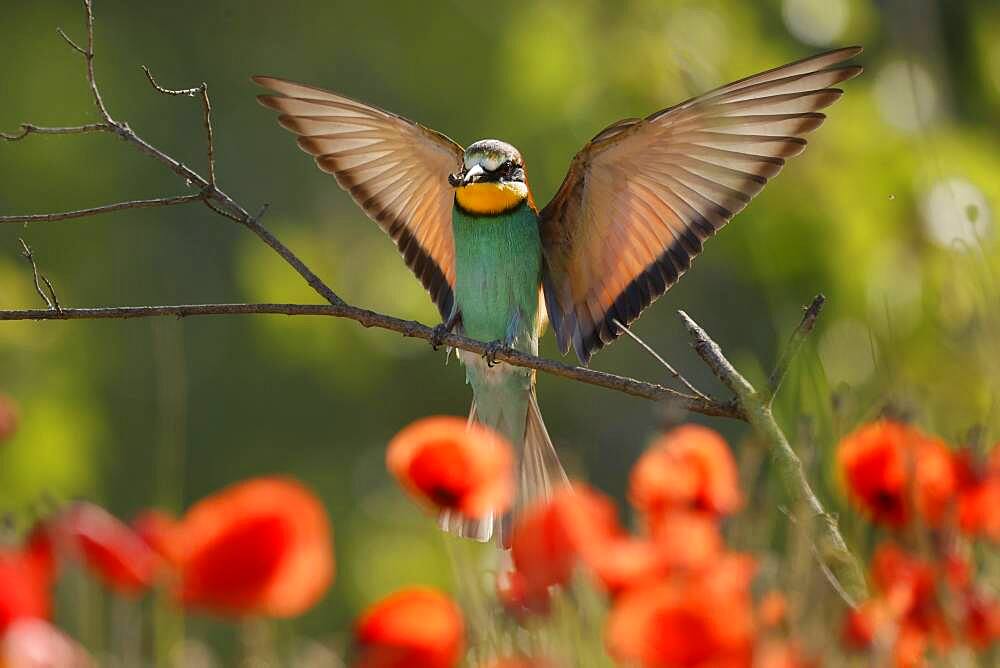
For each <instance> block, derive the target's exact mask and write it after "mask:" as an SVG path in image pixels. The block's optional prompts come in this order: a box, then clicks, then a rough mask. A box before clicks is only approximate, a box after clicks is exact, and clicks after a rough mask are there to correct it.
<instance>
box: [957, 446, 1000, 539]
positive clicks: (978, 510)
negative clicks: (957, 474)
mask: <svg viewBox="0 0 1000 668" xmlns="http://www.w3.org/2000/svg"><path fill="white" fill-rule="evenodd" d="M970 460H971V457H969V456H968V455H966V454H965V453H963V456H960V457H959V462H960V469H961V472H962V476H961V477H962V478H963V480H962V489H961V491H960V495H959V501H958V524H959V527H960V528H961V529H962V531H963V532H965V533H967V534H970V535H981V536H985V537H987V538H989V539H990V540H993V541H996V542H998V543H1000V513H998V512H997V508H1000V445H997V446H994V447H993V452H992V455H991V457H990V459H989V461H988V462H987V463H986V464H985V465H984V466H982V470H980V471H977V470H975V467H974V465H973V464H972V463H971V461H970Z"/></svg>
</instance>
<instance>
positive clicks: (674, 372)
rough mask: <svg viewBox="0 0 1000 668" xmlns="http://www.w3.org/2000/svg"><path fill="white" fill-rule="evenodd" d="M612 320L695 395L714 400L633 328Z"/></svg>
mask: <svg viewBox="0 0 1000 668" xmlns="http://www.w3.org/2000/svg"><path fill="white" fill-rule="evenodd" d="M612 322H614V323H615V324H616V325H617V326H618V328H619V329H620V330H622V332H624V333H625V334H627V335H628V336H629V337H631V338H632V340H633V341H635V342H636V343H638V344H639V345H640V346H641V347H642V349H643V350H645V351H646V352H647V353H649V354H650V355H652V357H653V359H655V360H656V361H657V362H659V363H660V364H661V365H663V366H664V367H666V369H667V371H669V372H670V375H672V376H673V377H674V378H675V379H677V380H678V381H680V382H681V383H683V384H684V387H686V388H687V389H689V390H691V391H692V392H693V393H694V394H695V396H697V397H700V398H702V399H704V400H705V401H711V400H712V399H711V398H710V397H709V396H708V395H707V394H705V393H703V392H702V391H701V390H699V389H698V388H697V387H695V386H694V385H692V384H691V383H690V382H688V379H687V378H685V377H684V376H682V375H681V374H680V373H679V372H678V371H677V369H675V368H674V367H673V366H671V365H670V362H668V361H667V360H665V359H663V358H662V357H661V356H660V354H659V353H658V352H656V351H655V350H653V348H652V347H651V346H649V344H647V343H646V342H645V341H643V340H642V339H640V338H639V336H638V335H637V334H636V333H635V332H633V331H632V330H631V329H629V328H628V327H626V326H625V325H623V324H622V323H620V322H619V321H618V319H617V318H614V319H612Z"/></svg>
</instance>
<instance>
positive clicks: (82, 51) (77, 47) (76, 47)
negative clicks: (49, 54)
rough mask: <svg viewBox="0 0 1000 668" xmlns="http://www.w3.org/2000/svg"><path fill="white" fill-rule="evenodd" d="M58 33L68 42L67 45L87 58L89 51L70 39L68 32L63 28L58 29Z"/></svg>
mask: <svg viewBox="0 0 1000 668" xmlns="http://www.w3.org/2000/svg"><path fill="white" fill-rule="evenodd" d="M56 33H58V34H59V36H60V37H62V38H63V39H64V40H66V43H67V44H69V45H70V48H72V49H73V50H74V51H76V52H77V53H79V54H80V55H82V56H83V57H84V58H86V57H87V54H88V51H87V50H86V49H84V48H83V47H81V46H80V45H79V44H77V43H76V42H74V41H73V40H72V39H70V36H69V35H67V34H66V31H64V30H63V29H62V28H56Z"/></svg>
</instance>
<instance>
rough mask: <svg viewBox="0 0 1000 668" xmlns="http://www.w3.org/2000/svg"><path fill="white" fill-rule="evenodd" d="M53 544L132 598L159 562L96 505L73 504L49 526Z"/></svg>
mask: <svg viewBox="0 0 1000 668" xmlns="http://www.w3.org/2000/svg"><path fill="white" fill-rule="evenodd" d="M51 526H52V531H53V535H54V536H55V540H56V545H57V547H58V548H60V549H64V550H66V551H68V553H69V554H70V556H72V557H75V558H77V559H79V560H80V561H82V562H83V564H84V565H85V566H87V568H88V569H89V570H90V571H91V572H92V573H93V574H94V575H95V576H96V577H97V578H98V579H99V580H101V582H103V583H104V584H105V585H106V586H108V587H109V588H110V589H112V590H114V591H115V592H117V593H119V594H123V595H126V596H134V595H137V594H139V593H141V592H142V591H143V590H145V589H146V588H147V587H149V586H150V585H151V584H152V583H153V580H154V579H155V577H156V575H157V568H158V566H159V559H158V558H157V556H156V554H155V553H154V552H153V551H152V550H151V549H150V548H149V546H148V545H146V543H145V542H144V541H143V540H142V539H141V538H139V536H138V534H136V533H135V532H134V531H132V529H130V528H129V527H128V526H126V525H125V524H124V523H122V522H121V521H119V520H118V519H117V518H115V517H114V516H113V515H111V514H110V513H108V512H107V511H106V510H104V509H103V508H101V507H100V506H96V505H94V504H92V503H83V502H81V503H76V504H73V505H72V506H70V507H69V508H68V509H67V510H66V511H64V512H62V513H60V515H59V516H57V517H56V518H55V519H54V520H53V521H52V523H51Z"/></svg>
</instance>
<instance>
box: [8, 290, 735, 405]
mask: <svg viewBox="0 0 1000 668" xmlns="http://www.w3.org/2000/svg"><path fill="white" fill-rule="evenodd" d="M250 314H277V315H289V316H328V317H335V318H346V319H349V320H354V321H355V322H358V323H360V324H361V325H362V326H364V327H377V328H380V329H387V330H390V331H393V332H397V333H399V334H402V335H403V336H405V337H409V338H417V339H423V340H425V341H430V340H431V338H432V337H433V336H434V334H435V331H434V329H433V328H431V327H428V326H426V325H423V324H421V323H419V322H416V321H414V320H403V319H401V318H395V317H393V316H389V315H385V314H382V313H378V312H375V311H369V310H367V309H362V308H358V307H355V306H349V305H346V304H343V305H332V304H331V305H327V304H199V305H179V306H124V307H114V308H72V309H62V310H61V311H60V312H54V311H44V310H18V311H0V321H4V320H106V319H117V320H124V319H132V318H150V317H162V316H175V317H180V318H186V317H193V316H209V315H250ZM441 343H442V344H443V345H446V346H450V347H452V348H460V349H462V350H467V351H469V352H472V353H477V354H480V355H482V354H484V353H485V352H486V351H487V349H488V348H489V344H488V343H485V342H483V341H477V340H475V339H470V338H466V337H464V336H461V335H458V334H447V335H445V336H444V337H443V338H442V339H441ZM496 358H497V360H499V361H503V362H506V363H508V364H511V365H513V366H518V367H524V368H528V369H535V370H537V371H541V372H543V373H548V374H552V375H554V376H559V377H561V378H567V379H570V380H575V381H579V382H581V383H586V384H588V385H596V386H598V387H603V388H605V389H609V390H615V391H618V392H623V393H625V394H629V395H632V396H634V397H641V398H643V399H649V400H652V401H667V402H671V403H672V404H674V405H676V406H678V407H680V408H683V409H686V410H689V411H692V412H695V413H700V414H702V415H710V416H715V417H726V418H732V419H741V415H740V414H739V412H738V411H737V410H736V409H735V408H734V407H733V406H731V405H729V404H722V403H718V402H714V401H706V400H704V399H700V398H697V397H691V396H688V395H686V394H682V393H680V392H678V391H676V390H672V389H670V388H668V387H664V386H662V385H659V384H656V383H647V382H645V381H641V380H636V379H634V378H628V377H626V376H618V375H615V374H611V373H605V372H603V371H596V370H594V369H588V368H585V367H580V366H573V365H569V364H563V363H562V362H557V361H555V360H550V359H546V358H544V357H536V356H534V355H527V354H524V353H521V352H518V351H516V350H512V349H507V348H505V349H502V350H500V351H499V352H497V355H496Z"/></svg>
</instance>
